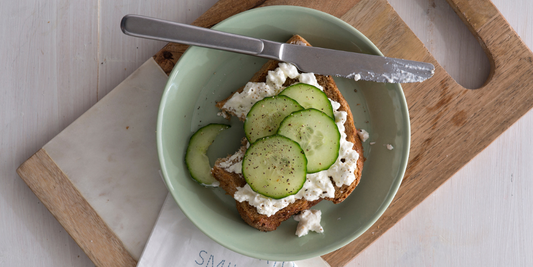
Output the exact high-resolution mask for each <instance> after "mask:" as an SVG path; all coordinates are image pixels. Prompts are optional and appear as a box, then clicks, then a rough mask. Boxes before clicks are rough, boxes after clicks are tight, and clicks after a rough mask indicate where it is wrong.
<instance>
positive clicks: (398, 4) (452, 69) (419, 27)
mask: <svg viewBox="0 0 533 267" xmlns="http://www.w3.org/2000/svg"><path fill="white" fill-rule="evenodd" d="M388 1H389V3H390V4H391V5H392V6H393V8H394V9H395V10H396V12H397V13H398V14H399V15H400V17H401V18H402V19H403V20H404V21H405V23H407V25H408V26H409V28H411V30H413V32H414V33H415V34H416V36H417V37H418V38H419V39H420V40H421V41H422V42H423V43H424V45H425V46H426V47H427V48H428V49H429V51H430V53H431V54H432V55H433V57H435V59H436V60H437V61H438V62H439V64H440V65H441V66H442V67H443V68H444V69H445V70H446V71H447V72H448V74H450V76H451V77H452V78H453V79H454V80H455V81H457V83H459V84H460V85H461V86H463V87H465V88H468V89H477V88H480V87H482V86H483V85H484V84H485V83H486V81H487V79H488V78H489V74H490V69H491V66H490V62H489V59H488V57H487V55H486V53H485V51H484V50H483V48H482V47H481V45H480V44H479V43H478V41H477V40H476V38H475V37H474V36H473V35H472V33H471V32H470V31H469V29H468V27H467V26H466V25H465V24H464V23H463V21H462V20H461V19H460V18H459V16H457V14H455V12H454V11H453V9H452V8H451V7H450V5H449V4H448V3H447V2H446V0H429V1H428V0H411V1H415V2H416V3H417V4H418V5H417V8H419V10H412V9H410V8H407V7H412V5H405V3H404V0H388ZM413 14H419V16H423V17H424V18H423V21H426V23H425V24H420V23H419V24H417V23H416V22H415V21H420V20H419V19H418V20H417V19H416V18H414V17H415V16H414V15H413ZM428 29H429V30H428Z"/></svg>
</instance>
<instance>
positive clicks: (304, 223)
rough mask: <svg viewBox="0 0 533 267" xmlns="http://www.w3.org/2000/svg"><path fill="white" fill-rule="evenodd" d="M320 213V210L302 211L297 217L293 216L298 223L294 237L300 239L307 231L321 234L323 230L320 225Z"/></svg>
mask: <svg viewBox="0 0 533 267" xmlns="http://www.w3.org/2000/svg"><path fill="white" fill-rule="evenodd" d="M321 217H322V212H321V211H320V210H304V211H302V213H300V214H299V215H296V216H294V220H296V221H298V222H299V223H298V227H297V228H296V235H297V236H298V237H302V236H304V235H307V234H308V233H309V231H314V232H317V233H323V232H324V228H322V226H321V225H320V219H321Z"/></svg>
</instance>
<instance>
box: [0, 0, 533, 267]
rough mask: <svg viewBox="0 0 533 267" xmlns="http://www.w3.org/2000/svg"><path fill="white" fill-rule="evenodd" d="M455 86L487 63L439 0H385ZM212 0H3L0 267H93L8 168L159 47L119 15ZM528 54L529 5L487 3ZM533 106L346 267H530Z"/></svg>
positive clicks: (177, 13) (532, 30)
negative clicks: (128, 33) (136, 34)
mask: <svg viewBox="0 0 533 267" xmlns="http://www.w3.org/2000/svg"><path fill="white" fill-rule="evenodd" d="M389 1H390V3H391V4H392V5H393V7H394V8H395V9H396V10H397V12H398V13H399V14H400V16H401V17H402V18H403V19H404V20H405V21H406V22H407V24H408V25H409V26H410V27H411V29H413V31H414V32H415V33H416V35H417V36H418V37H419V38H420V39H421V40H422V41H423V42H424V43H425V44H426V46H427V47H428V48H429V50H430V51H431V52H432V53H433V55H434V56H435V57H436V59H437V60H438V61H439V63H441V64H442V65H443V66H444V68H445V69H446V70H447V71H448V72H449V73H450V74H451V75H452V77H454V78H455V79H456V80H457V81H458V82H459V83H460V84H462V85H464V86H466V87H469V88H476V87H478V86H480V85H481V84H482V83H483V81H484V79H485V78H486V76H487V75H488V71H489V66H488V61H487V59H486V57H485V55H484V54H483V52H482V50H481V48H480V46H479V45H478V44H477V42H476V40H475V39H474V38H473V37H472V35H470V33H469V32H468V30H467V29H466V27H465V26H464V25H463V24H462V22H461V21H460V20H459V19H458V18H457V17H456V15H455V14H454V13H453V11H452V10H451V9H450V8H449V7H448V5H447V3H446V2H445V1H444V0H389ZM215 2H216V0H175V1H167V0H151V1H142V0H131V1H118V0H111V1H100V0H93V1H69V0H58V1H43V0H41V1H29V0H18V1H2V2H0V25H1V26H0V62H2V65H1V67H0V68H1V71H0V84H1V89H0V140H1V141H0V266H92V265H93V264H92V263H91V261H90V260H89V259H88V258H87V256H86V255H85V254H84V253H83V251H82V250H81V249H80V248H79V247H78V245H77V244H76V243H75V242H74V241H73V240H72V239H71V238H70V236H69V235H68V234H67V233H66V232H65V230H64V229H63V228H62V226H61V225H60V224H59V223H58V222H57V221H56V220H55V218H54V217H53V216H52V215H51V214H50V213H49V212H48V210H47V209H46V208H45V207H44V206H43V205H42V204H41V203H40V201H39V199H37V197H35V195H34V194H33V193H32V192H31V191H30V190H29V189H28V187H27V186H26V184H25V183H24V182H23V181H22V180H21V179H20V178H19V177H18V175H17V174H16V173H15V170H16V168H17V167H18V166H19V165H20V164H21V163H22V162H24V161H25V160H26V159H27V158H28V157H29V156H31V155H32V154H33V153H35V152H36V151H37V150H38V149H39V148H41V147H42V146H43V145H44V144H45V143H46V142H47V141H49V140H50V139H52V138H53V137H54V136H55V135H56V134H58V133H59V132H60V131H61V130H62V129H64V128H65V127H66V126H68V125H69V124H70V123H71V122H72V121H73V120H75V119H76V118H77V117H78V116H80V115H81V114H82V113H83V112H85V111H86V110H87V109H89V108H90V107H91V106H92V105H94V104H95V103H96V102H97V101H98V100H100V99H101V98H102V97H103V96H104V95H106V94H107V93H108V92H109V91H110V90H112V89H113V88H114V87H115V86H116V85H118V83H119V82H121V81H122V80H123V79H124V78H125V77H127V76H128V75H129V74H130V73H131V72H132V71H134V70H135V69H136V68H137V67H138V66H139V65H140V64H142V63H143V62H144V61H146V59H147V58H149V57H150V56H152V55H153V54H155V53H156V52H157V51H158V50H159V49H160V48H161V47H162V46H163V45H164V43H161V42H154V41H148V40H140V39H135V40H133V41H132V39H131V38H127V37H125V36H124V35H122V33H121V32H120V29H119V21H120V19H121V18H122V16H123V15H125V14H128V13H136V14H143V15H149V16H154V17H160V18H165V19H172V20H177V21H180V22H186V23H190V22H192V21H193V20H194V19H195V18H197V17H198V16H199V15H200V14H202V13H203V12H204V11H205V10H207V9H208V8H209V7H210V6H211V5H213V4H214V3H215ZM494 3H495V5H496V6H497V7H498V8H499V9H500V11H501V12H502V13H503V15H504V16H505V17H506V18H507V19H508V21H509V22H510V24H511V25H512V26H513V28H514V29H515V30H516V31H517V32H518V34H519V35H520V36H521V37H522V39H523V40H524V41H525V43H526V44H527V45H528V46H529V48H530V49H531V48H533V20H532V19H531V17H532V16H533V1H530V0H514V1H505V0H495V1H494ZM532 131H533V111H532V112H529V113H528V114H526V115H525V116H524V117H523V118H522V119H520V120H519V121H518V122H517V123H516V124H514V125H513V126H512V127H511V128H510V129H509V130H508V131H506V132H505V133H504V134H503V135H502V136H500V137H499V138H498V139H497V140H496V141H495V142H494V143H492V144H491V145H490V146H489V147H488V148H487V149H486V150H484V151H483V152H482V153H481V154H479V155H478V156H477V157H476V158H474V160H472V161H471V162H470V163H469V164H468V165H466V166H465V167H464V168H463V169H462V170H461V171H459V172H458V173H457V174H456V175H454V176H453V177H452V178H451V179H450V180H449V181H448V182H447V183H445V184H444V185H443V186H442V187H441V188H439V189H438V190H437V191H436V192H434V193H433V194H432V195H431V196H430V197H428V198H427V199H426V200H425V201H424V202H423V203H422V204H420V205H419V206H418V207H417V208H415V209H414V210H413V211H412V212H411V213H410V214H408V215H407V216H406V217H405V218H404V219H402V220H401V221H400V222H399V223H398V224H396V225H395V226H394V227H393V228H392V229H390V230H389V231H388V232H387V233H385V234H384V235H383V236H382V237H381V238H380V239H378V240H377V241H376V242H375V243H374V244H372V245H371V246H370V247H368V248H367V249H366V250H365V251H363V252H362V253H361V254H360V255H359V256H358V257H356V258H355V259H354V260H353V261H352V262H351V263H350V264H348V266H533V255H532V254H531V251H533V228H532V227H531V225H533V212H532V211H533V164H532V162H533V135H531V134H530V133H531V132H532Z"/></svg>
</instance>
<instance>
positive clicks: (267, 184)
mask: <svg viewBox="0 0 533 267" xmlns="http://www.w3.org/2000/svg"><path fill="white" fill-rule="evenodd" d="M306 169H307V159H306V157H305V155H304V152H303V150H302V148H301V147H300V146H299V145H298V143H296V142H294V141H293V140H291V139H289V138H286V137H284V136H280V135H273V136H269V137H265V138H262V139H259V140H258V141H257V142H255V143H253V144H252V145H251V146H250V147H249V148H248V150H247V151H246V154H245V155H244V158H243V162H242V174H243V176H244V179H246V182H247V183H248V185H250V187H251V188H252V190H254V191H255V192H257V193H259V194H261V195H264V196H266V197H270V198H274V199H280V198H284V197H287V196H290V195H293V194H296V193H297V192H298V191H300V189H301V188H302V186H303V185H304V183H305V179H306V174H307V172H306Z"/></svg>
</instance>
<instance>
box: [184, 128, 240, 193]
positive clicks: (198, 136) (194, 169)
mask: <svg viewBox="0 0 533 267" xmlns="http://www.w3.org/2000/svg"><path fill="white" fill-rule="evenodd" d="M229 127H230V126H229V125H225V124H209V125H206V126H204V127H202V128H200V129H199V130H198V131H196V133H194V134H193V136H192V137H191V140H190V141H189V146H188V147H187V152H186V154H185V163H186V164H187V169H188V170H189V173H190V174H191V177H192V178H193V179H194V180H195V181H197V182H198V183H200V184H202V185H204V186H218V184H219V182H218V181H217V180H216V179H215V177H213V174H211V165H209V158H208V157H207V149H208V148H209V146H211V144H212V143H213V142H214V141H215V138H216V137H217V135H218V134H219V133H220V132H221V131H223V130H225V129H227V128H229Z"/></svg>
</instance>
